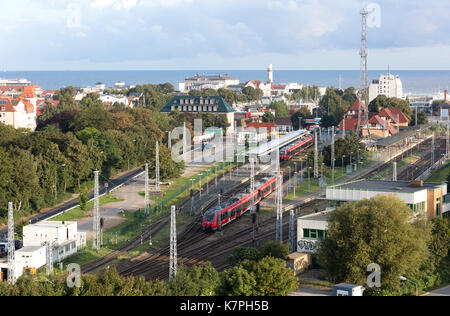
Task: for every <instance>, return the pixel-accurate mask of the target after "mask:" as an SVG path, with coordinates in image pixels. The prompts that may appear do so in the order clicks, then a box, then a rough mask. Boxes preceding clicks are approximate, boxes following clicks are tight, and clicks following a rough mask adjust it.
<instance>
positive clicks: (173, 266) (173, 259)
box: [169, 205, 178, 280]
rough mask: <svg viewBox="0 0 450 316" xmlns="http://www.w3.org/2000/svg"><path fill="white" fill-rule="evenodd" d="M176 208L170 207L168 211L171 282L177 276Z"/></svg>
mask: <svg viewBox="0 0 450 316" xmlns="http://www.w3.org/2000/svg"><path fill="white" fill-rule="evenodd" d="M176 216H177V215H176V208H175V205H172V208H171V210H170V263H169V279H170V280H173V279H174V278H175V277H176V275H177V270H178V262H177V218H176Z"/></svg>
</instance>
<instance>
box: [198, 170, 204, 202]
mask: <svg viewBox="0 0 450 316" xmlns="http://www.w3.org/2000/svg"><path fill="white" fill-rule="evenodd" d="M202 176H203V173H200V187H199V191H200V198H201V197H202Z"/></svg>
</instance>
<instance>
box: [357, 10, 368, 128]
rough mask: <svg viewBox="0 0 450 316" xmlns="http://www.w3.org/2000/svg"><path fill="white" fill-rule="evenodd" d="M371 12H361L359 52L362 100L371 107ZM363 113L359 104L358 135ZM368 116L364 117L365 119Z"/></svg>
mask: <svg viewBox="0 0 450 316" xmlns="http://www.w3.org/2000/svg"><path fill="white" fill-rule="evenodd" d="M368 14H369V12H368V11H367V10H366V9H363V10H361V16H362V27H361V50H360V52H359V54H360V56H361V66H360V81H359V90H360V92H361V98H362V99H363V100H364V103H365V105H366V106H369V104H368V103H369V95H368V74H367V56H368V54H369V50H368V49H367V15H368ZM361 113H362V105H361V102H360V103H359V116H358V133H359V132H360V131H361V116H362V115H361ZM365 116H366V114H365V115H364V118H365Z"/></svg>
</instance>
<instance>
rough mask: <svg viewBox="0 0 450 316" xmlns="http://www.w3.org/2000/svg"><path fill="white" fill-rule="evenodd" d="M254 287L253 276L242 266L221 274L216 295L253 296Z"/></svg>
mask: <svg viewBox="0 0 450 316" xmlns="http://www.w3.org/2000/svg"><path fill="white" fill-rule="evenodd" d="M255 287H256V279H255V275H254V274H253V273H251V272H248V271H247V270H245V269H244V268H243V267H242V266H236V267H232V268H230V269H228V270H225V271H224V272H222V274H221V276H220V284H219V287H218V289H217V294H218V295H219V296H253V295H255V292H254V289H255Z"/></svg>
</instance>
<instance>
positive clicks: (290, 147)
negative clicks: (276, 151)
mask: <svg viewBox="0 0 450 316" xmlns="http://www.w3.org/2000/svg"><path fill="white" fill-rule="evenodd" d="M313 144H314V139H313V137H312V136H311V135H310V134H309V133H305V135H303V136H302V137H301V138H300V139H296V140H294V141H292V142H291V143H290V144H287V145H286V146H284V147H283V148H281V149H280V160H281V161H284V160H289V159H291V158H292V157H293V156H295V155H296V154H298V153H299V152H301V151H303V150H305V149H307V148H309V147H311V146H312V145H313Z"/></svg>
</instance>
